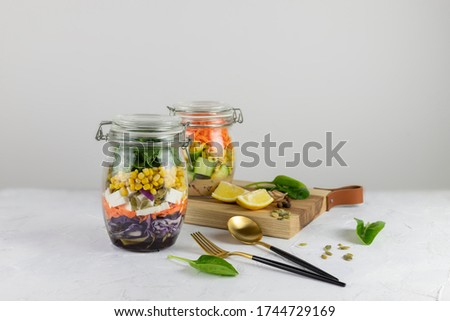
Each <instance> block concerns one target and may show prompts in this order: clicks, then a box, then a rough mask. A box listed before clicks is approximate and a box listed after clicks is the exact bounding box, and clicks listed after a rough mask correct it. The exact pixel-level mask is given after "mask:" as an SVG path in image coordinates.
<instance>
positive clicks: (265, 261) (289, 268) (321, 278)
mask: <svg viewBox="0 0 450 321" xmlns="http://www.w3.org/2000/svg"><path fill="white" fill-rule="evenodd" d="M252 260H254V261H257V262H260V263H263V264H267V265H270V266H272V267H275V268H277V269H281V270H285V271H288V272H292V273H295V274H299V275H303V276H306V277H309V278H312V279H316V280H319V281H323V282H327V283H331V284H334V285H338V286H342V287H344V286H345V283H343V282H340V281H337V280H335V279H330V278H327V277H325V276H322V275H319V274H316V273H313V272H309V271H305V270H302V269H299V268H296V267H294V266H291V265H287V264H284V263H281V262H277V261H272V260H269V259H266V258H263V257H260V256H256V255H253V256H252Z"/></svg>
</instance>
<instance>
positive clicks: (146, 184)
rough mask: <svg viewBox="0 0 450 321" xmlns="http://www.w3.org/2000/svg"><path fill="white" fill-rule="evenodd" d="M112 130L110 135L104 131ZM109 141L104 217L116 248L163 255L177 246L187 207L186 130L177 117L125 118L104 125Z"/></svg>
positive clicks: (99, 137) (99, 135)
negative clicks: (163, 250)
mask: <svg viewBox="0 0 450 321" xmlns="http://www.w3.org/2000/svg"><path fill="white" fill-rule="evenodd" d="M103 125H111V129H110V131H109V133H108V134H106V135H105V134H103V131H102V126H103ZM96 139H97V140H99V141H100V140H105V141H106V143H105V145H104V146H103V153H104V154H105V156H107V157H108V160H107V161H105V162H104V163H103V164H102V165H103V167H104V178H103V184H102V192H103V194H102V206H103V214H104V219H105V224H106V229H107V231H108V234H109V237H110V239H111V241H112V243H113V244H114V245H116V246H118V247H121V248H124V249H127V250H132V251H139V252H152V251H158V250H161V249H163V248H166V247H168V246H171V245H173V244H174V243H175V241H176V239H177V237H178V234H179V232H180V228H181V225H182V223H183V219H184V215H185V213H186V206H187V195H188V194H187V193H188V191H187V174H186V166H185V165H186V163H185V159H186V158H187V151H186V150H187V148H188V146H189V144H188V143H187V142H186V138H185V125H183V124H182V123H181V119H180V118H179V117H176V116H167V115H152V114H133V115H119V116H116V117H115V118H114V119H113V121H106V122H102V123H101V124H100V127H99V129H98V132H97V136H96Z"/></svg>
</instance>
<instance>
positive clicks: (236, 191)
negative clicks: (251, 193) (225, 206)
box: [211, 181, 248, 203]
mask: <svg viewBox="0 0 450 321" xmlns="http://www.w3.org/2000/svg"><path fill="white" fill-rule="evenodd" d="M247 192H248V191H247V190H246V189H243V188H242V187H239V186H237V185H233V184H231V183H228V182H226V181H221V182H220V183H219V186H217V187H216V189H215V190H214V192H213V193H212V195H211V196H212V197H214V198H215V199H216V200H219V201H222V202H226V203H234V202H236V198H237V197H238V196H240V195H243V194H245V193H247Z"/></svg>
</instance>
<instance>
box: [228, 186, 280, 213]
mask: <svg viewBox="0 0 450 321" xmlns="http://www.w3.org/2000/svg"><path fill="white" fill-rule="evenodd" d="M236 202H237V203H238V204H239V205H240V206H242V207H243V208H246V209H249V210H260V209H262V208H264V207H267V206H269V205H270V204H271V203H272V202H273V198H272V197H271V196H270V195H269V193H267V191H266V190H265V189H257V190H256V191H252V192H248V193H246V194H244V195H240V196H238V197H237V199H236Z"/></svg>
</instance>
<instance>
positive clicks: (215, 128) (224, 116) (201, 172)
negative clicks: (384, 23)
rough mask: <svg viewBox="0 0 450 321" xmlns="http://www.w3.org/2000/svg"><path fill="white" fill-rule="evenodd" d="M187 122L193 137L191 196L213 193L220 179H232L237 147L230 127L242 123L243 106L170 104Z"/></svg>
mask: <svg viewBox="0 0 450 321" xmlns="http://www.w3.org/2000/svg"><path fill="white" fill-rule="evenodd" d="M168 108H169V110H170V114H171V115H177V116H180V117H181V118H182V121H183V123H184V124H187V125H188V127H187V130H186V135H187V136H188V137H189V138H190V139H191V141H192V144H191V146H190V148H189V156H190V164H189V165H188V182H189V196H209V195H211V194H212V192H213V191H214V189H215V188H216V187H217V185H218V184H219V183H220V181H232V179H233V174H234V168H235V166H234V147H233V143H232V139H231V136H230V133H229V128H230V126H231V125H233V124H234V123H242V122H243V116H242V112H241V110H240V109H239V108H233V107H231V106H229V105H227V104H225V103H222V102H217V101H192V102H182V103H177V104H175V105H173V106H169V107H168Z"/></svg>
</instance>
